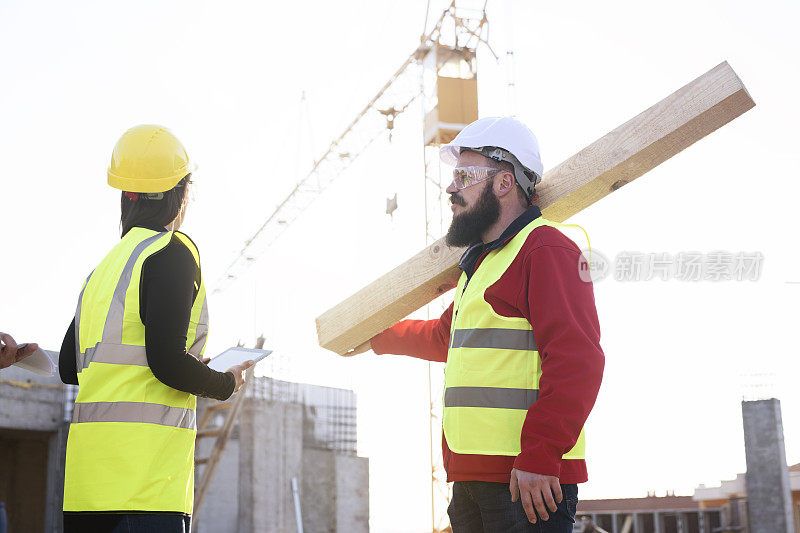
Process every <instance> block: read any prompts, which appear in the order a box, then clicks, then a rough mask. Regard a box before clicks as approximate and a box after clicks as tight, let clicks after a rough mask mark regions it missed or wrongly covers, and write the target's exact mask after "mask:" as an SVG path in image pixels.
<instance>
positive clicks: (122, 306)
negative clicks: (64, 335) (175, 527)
mask: <svg viewBox="0 0 800 533" xmlns="http://www.w3.org/2000/svg"><path fill="white" fill-rule="evenodd" d="M173 238H176V239H178V240H180V241H181V242H183V243H184V244H185V245H186V246H187V247H188V248H189V250H190V251H191V252H192V254H193V255H194V257H195V260H196V261H197V269H196V276H195V288H196V289H197V290H198V292H197V297H196V298H195V301H194V304H193V306H192V311H191V318H190V321H189V329H188V331H187V340H186V347H187V350H188V351H189V353H191V354H192V355H193V356H195V357H197V358H201V356H202V354H203V351H204V350H205V344H206V336H207V334H208V308H207V306H206V291H205V286H204V284H203V281H202V277H201V275H200V258H199V254H198V252H197V248H196V247H195V245H194V243H192V241H191V240H190V239H189V238H188V237H187V236H186V235H184V234H182V233H178V232H171V231H166V232H156V231H152V230H148V229H145V228H137V227H135V228H133V229H131V230H130V231H129V232H128V233H127V234H125V236H124V237H123V238H122V239H121V240H120V242H119V244H117V245H116V246H115V247H114V248H113V249H112V250H111V252H110V253H109V254H108V255H107V256H106V257H105V259H103V261H102V262H101V263H100V265H99V266H98V267H97V268H96V269H95V270H94V272H92V274H90V276H89V278H88V279H87V280H86V283H85V284H84V286H83V290H82V291H81V295H80V297H79V298H78V309H77V311H76V313H75V330H76V331H75V339H76V357H77V369H78V383H79V389H78V396H77V398H76V400H75V410H74V411H73V414H72V424H71V425H70V429H69V436H68V439H67V459H66V473H65V479H64V511H173V512H181V513H187V514H190V513H191V512H192V503H193V498H194V442H195V434H196V428H197V426H196V424H195V407H196V404H197V397H196V396H194V395H193V394H189V393H186V392H182V391H179V390H176V389H173V388H172V387H168V386H167V385H164V384H163V383H161V382H160V381H159V380H157V379H156V378H155V376H153V373H152V372H151V371H150V368H149V367H148V365H147V356H146V353H145V341H144V339H145V327H144V324H142V321H141V318H140V317H139V288H140V281H141V274H142V265H143V264H144V261H145V259H147V258H148V257H150V256H151V255H153V254H154V253H156V252H158V251H160V250H162V249H163V248H164V247H165V246H167V245H168V244H169V243H170V241H172V239H173Z"/></svg>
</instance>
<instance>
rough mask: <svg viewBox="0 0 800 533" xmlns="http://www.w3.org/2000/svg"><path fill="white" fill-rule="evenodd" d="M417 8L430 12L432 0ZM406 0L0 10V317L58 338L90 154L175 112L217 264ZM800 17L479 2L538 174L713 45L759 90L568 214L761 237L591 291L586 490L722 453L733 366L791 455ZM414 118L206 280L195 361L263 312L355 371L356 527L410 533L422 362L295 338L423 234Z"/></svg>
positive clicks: (485, 71) (309, 336) (386, 55)
mask: <svg viewBox="0 0 800 533" xmlns="http://www.w3.org/2000/svg"><path fill="white" fill-rule="evenodd" d="M431 4H432V5H433V7H432V15H431V18H434V16H435V14H436V13H438V11H439V9H440V8H443V7H444V4H443V2H442V1H441V0H436V1H432V2H431ZM425 6H426V1H423V0H414V1H413V2H410V1H406V2H391V1H388V0H372V1H369V2H366V1H361V2H358V1H355V0H341V1H339V2H282V3H280V4H279V5H278V4H276V3H255V2H254V3H247V2H238V1H230V2H224V3H218V2H188V1H184V2H169V3H164V2H155V1H142V2H139V3H137V5H136V8H135V9H131V8H129V7H126V6H124V5H123V4H116V3H109V2H88V1H76V2H70V3H64V2H20V1H11V2H8V1H7V2H3V3H2V4H0V50H3V53H2V56H0V57H2V67H3V69H2V71H3V80H2V83H1V84H0V124H2V128H1V129H0V172H2V175H3V180H2V189H1V190H0V203H2V209H3V216H2V225H1V226H0V242H2V248H3V259H2V260H0V280H2V297H0V328H2V330H3V331H8V332H11V333H12V334H14V335H15V336H16V338H17V339H18V340H19V341H37V342H39V343H41V344H43V345H44V346H45V347H48V348H52V349H58V347H59V346H60V343H61V339H62V337H63V334H64V331H65V329H66V327H67V325H68V324H69V322H70V320H71V317H72V315H73V313H74V307H75V301H76V298H77V295H78V291H79V288H80V284H81V282H82V280H83V279H84V278H85V276H86V275H87V273H88V272H90V271H91V270H92V268H93V267H94V266H95V265H96V264H97V263H98V262H99V261H100V259H101V258H102V257H103V256H104V255H105V253H106V252H107V251H108V249H110V248H111V246H113V244H114V243H115V242H116V240H117V238H118V210H119V207H118V205H119V200H118V198H119V193H118V191H116V190H114V189H111V188H110V187H108V186H107V185H106V184H105V179H106V177H105V169H106V165H107V164H108V159H109V157H110V153H111V149H112V148H113V145H114V143H115V141H116V139H117V138H118V137H119V135H120V134H121V133H122V132H123V131H124V130H125V129H127V128H128V127H130V126H132V125H135V124H139V123H151V122H155V123H160V124H164V125H166V126H168V127H170V128H171V129H172V130H173V131H174V132H175V133H176V134H177V135H178V136H179V137H180V138H181V139H182V140H183V142H184V143H185V144H186V146H187V148H188V150H189V152H190V155H191V156H192V158H193V159H194V161H195V162H196V163H197V165H198V171H197V172H196V174H195V181H196V182H198V188H197V192H196V195H195V196H196V199H195V202H194V203H193V204H192V205H191V207H190V211H189V216H188V220H187V222H186V224H185V226H184V229H185V231H186V232H187V233H188V234H189V235H191V236H192V238H193V239H194V240H195V241H196V242H197V243H198V245H199V247H200V251H201V256H202V262H203V268H204V274H205V277H206V280H207V283H209V284H211V283H213V282H214V280H216V279H217V278H218V277H219V276H220V275H221V274H222V272H223V271H224V269H225V267H226V266H227V265H228V264H229V263H230V261H231V260H232V259H233V257H234V254H235V253H236V251H237V250H238V249H239V248H240V247H241V245H242V243H243V242H244V240H245V239H247V238H248V237H250V235H251V234H252V233H253V231H254V230H255V229H256V228H257V227H258V226H259V225H260V223H261V222H262V221H263V220H264V219H265V218H266V216H267V215H268V214H269V213H270V212H271V211H272V209H273V208H274V207H275V206H276V205H277V203H278V202H279V201H281V200H282V199H283V198H284V196H285V195H286V193H287V192H288V191H289V190H290V189H291V188H292V186H293V184H294V183H295V182H296V181H297V180H298V179H299V178H300V177H301V176H302V173H303V170H304V169H306V168H308V165H309V163H310V161H311V160H312V159H313V158H314V157H319V155H320V154H321V153H322V152H323V151H324V149H325V148H326V147H327V145H328V144H329V142H330V140H332V139H333V138H334V137H335V136H336V135H337V134H338V132H339V131H340V130H341V129H342V128H343V127H344V126H345V125H346V124H347V123H349V121H350V120H352V118H353V117H354V116H355V114H356V113H357V112H358V111H359V110H360V108H361V107H363V106H364V105H365V104H366V102H367V101H368V100H369V98H370V97H371V96H372V95H373V94H374V93H375V92H376V91H377V90H378V88H380V87H381V86H382V85H383V83H384V82H385V81H386V80H387V79H388V77H389V76H390V75H391V74H392V73H393V72H394V71H395V70H396V69H397V67H399V65H400V64H401V63H402V62H403V60H404V59H405V58H406V57H407V56H408V55H409V54H410V53H411V51H412V50H413V49H414V48H415V46H416V45H417V43H418V38H419V35H420V32H421V31H422V24H423V21H424V16H425ZM511 13H513V16H511ZM798 15H800V13H799V12H798V7H797V4H796V3H790V2H778V1H766V2H761V3H759V4H758V5H754V4H753V3H752V2H744V1H725V2H723V1H721V0H717V1H713V2H696V1H691V0H679V1H677V2H672V3H670V4H669V5H666V6H665V5H661V4H658V5H656V4H653V3H648V2H638V1H633V0H630V1H618V2H613V3H611V4H609V3H608V2H604V3H603V2H581V3H580V4H579V5H576V4H575V3H553V2H550V3H543V2H524V1H508V0H506V1H502V0H490V2H489V18H490V24H491V34H490V37H491V42H492V45H493V46H494V47H495V49H496V50H497V51H498V52H500V55H501V56H502V55H504V53H503V52H505V50H506V49H507V47H508V46H509V43H512V42H513V46H514V51H515V57H516V64H515V67H516V87H517V93H516V94H517V96H516V102H517V105H516V109H515V111H516V113H517V114H518V116H519V117H520V118H521V119H522V120H523V121H525V122H526V123H527V124H528V125H529V126H530V127H531V128H532V129H533V131H534V132H535V133H536V134H537V136H538V137H539V140H540V143H541V147H542V154H543V158H544V161H545V168H549V167H552V166H554V165H555V164H557V163H558V162H559V161H562V160H564V159H565V158H567V157H569V156H570V155H572V154H573V153H575V152H576V151H577V150H579V149H580V148H582V147H584V146H585V145H586V144H588V143H589V142H591V141H593V140H595V139H596V138H598V137H600V136H602V135H603V134H605V133H606V132H607V131H609V130H611V129H613V128H614V127H616V126H617V125H619V124H621V123H622V122H624V121H625V120H627V119H629V118H630V117H632V116H634V115H635V114H637V113H639V112H640V111H642V110H644V109H645V108H647V107H649V106H650V105H652V104H653V103H655V102H657V101H658V100H660V99H661V98H663V97H664V96H666V95H668V94H669V93H671V92H672V91H674V90H675V89H677V88H679V87H681V86H682V85H684V84H686V83H687V82H689V81H690V80H692V79H694V78H695V77H697V76H699V75H700V74H702V73H703V72H705V71H707V70H708V69H710V68H712V67H713V66H715V65H717V64H718V63H719V62H721V61H723V60H728V61H729V62H730V64H731V66H732V67H733V68H734V69H735V70H736V72H737V73H738V74H739V76H740V77H741V78H742V80H743V81H744V83H745V85H746V86H747V88H748V89H749V91H750V93H751V95H752V96H753V98H754V99H755V101H756V103H757V106H756V108H755V109H753V110H751V111H750V112H748V113H746V114H745V115H744V116H742V117H740V118H738V119H737V120H735V121H734V122H733V123H732V124H729V125H727V126H725V127H723V128H722V129H721V130H719V131H718V132H716V133H714V134H712V135H711V136H710V137H708V138H707V139H704V140H702V141H700V142H699V143H697V144H696V145H694V146H692V147H690V148H689V149H688V150H686V151H685V152H684V153H681V154H679V155H678V156H676V157H675V158H673V159H672V160H670V161H667V162H666V163H664V164H662V165H661V166H660V167H658V168H657V169H655V170H654V171H652V172H651V173H649V174H647V175H645V176H644V177H642V178H641V179H640V180H638V181H636V182H634V183H632V184H630V185H628V186H626V187H624V188H623V189H621V190H620V191H618V192H616V193H614V194H612V195H611V196H609V197H607V198H605V199H604V200H603V201H601V202H599V203H598V204H596V205H594V206H592V207H590V208H588V209H586V210H585V211H583V212H582V213H580V214H578V215H577V216H576V217H574V219H573V220H572V221H573V222H577V223H580V224H581V225H583V226H584V227H585V228H586V229H587V230H588V232H589V235H590V237H591V239H592V244H593V247H594V249H595V250H597V251H599V252H601V253H603V254H604V255H605V256H606V257H608V258H611V259H613V258H614V257H615V256H616V255H617V254H620V253H624V252H642V253H670V254H677V253H679V252H691V251H697V252H702V253H708V252H712V251H718V250H722V251H728V252H732V253H738V252H748V253H749V252H760V253H761V254H763V257H764V259H763V263H762V272H761V276H760V279H759V280H758V281H726V282H710V281H698V282H685V281H678V280H669V281H661V280H651V281H638V282H622V281H616V280H615V279H613V276H612V277H610V278H608V279H605V280H603V281H600V282H598V283H597V284H596V285H595V295H596V300H597V307H598V313H599V316H600V322H601V326H602V332H603V339H602V346H603V348H604V350H605V353H606V357H607V364H606V374H605V379H604V384H603V388H602V391H601V393H600V397H599V398H598V401H597V405H596V407H595V410H594V412H593V413H592V415H591V417H590V419H589V423H588V426H587V434H588V446H589V451H588V454H589V459H588V462H589V469H590V478H591V479H590V481H589V483H587V484H585V485H583V486H581V489H580V490H581V497H582V498H599V497H624V496H644V495H645V494H646V492H647V491H648V490H656V491H659V493H663V492H664V491H665V490H676V491H678V492H679V493H683V494H690V493H691V491H692V489H693V488H694V487H695V486H697V485H698V484H699V483H707V484H714V483H717V482H718V481H719V480H720V479H727V478H732V477H733V476H734V475H735V474H736V473H737V472H742V471H744V469H745V461H744V446H743V437H742V424H741V407H740V401H741V399H742V396H743V395H746V394H749V393H750V392H751V389H750V388H748V387H746V386H745V384H746V383H749V382H751V381H753V380H755V381H756V382H759V383H761V382H765V383H767V385H768V387H767V389H768V391H769V392H771V393H772V394H774V395H775V396H777V397H778V398H780V399H781V401H782V406H783V420H784V429H785V436H786V449H787V459H788V461H789V462H790V463H794V462H798V461H800V449H798V446H800V388H798V387H797V386H796V376H797V374H798V371H800V364H798V362H797V356H798V348H797V342H796V340H795V339H794V333H795V332H796V324H795V322H796V316H797V313H796V306H795V305H794V302H796V301H797V298H798V297H799V296H800V285H796V284H789V283H787V282H789V281H800V274H798V273H797V271H796V267H795V265H797V264H798V260H799V259H800V250H798V248H797V246H796V245H795V244H794V243H795V242H796V240H797V239H796V236H795V229H796V215H795V213H796V206H795V203H796V198H797V197H798V194H799V193H800V184H798V179H797V178H798V175H797V174H798V172H797V168H798V167H800V156H799V155H798V151H797V146H796V143H797V140H798V136H797V130H796V124H797V123H798V121H800V110H798V104H797V101H798V100H797V97H796V93H797V87H798V86H800V67H798V65H800V47H798V41H797V37H796V28H795V25H796V24H795V23H796V21H797V19H798ZM792 35H795V37H792ZM505 81H506V70H505V69H504V66H503V65H497V64H496V63H495V62H494V59H493V58H492V57H491V55H489V54H488V52H487V51H486V50H485V49H484V50H482V52H481V53H480V55H479V94H480V109H481V115H482V116H489V115H494V114H504V113H508V112H511V111H512V110H511V109H510V106H509V105H508V102H507V99H506V94H507V93H506V88H505ZM304 91H305V94H306V97H307V103H308V105H307V107H308V109H307V111H306V109H305V106H304V105H302V104H301V94H302V93H303V92H304ZM420 118H421V111H420V109H419V108H412V109H410V110H409V111H408V112H407V113H406V114H405V115H402V116H401V117H400V118H399V119H398V121H397V126H396V129H395V134H394V136H393V140H392V142H391V143H389V142H388V141H386V140H383V141H381V142H378V143H376V144H375V145H374V146H373V147H371V148H370V150H369V151H368V152H367V153H366V154H365V155H364V156H363V157H362V158H361V159H359V160H358V161H357V163H356V164H355V165H353V167H351V169H350V170H349V171H348V172H347V173H346V174H345V175H343V176H342V177H341V178H340V179H339V180H338V181H336V182H335V183H334V184H333V185H332V186H331V187H330V188H329V189H328V190H327V191H326V192H325V193H324V195H323V196H321V197H320V199H319V200H318V201H317V202H316V203H315V204H314V205H313V207H312V209H311V210H310V211H308V212H307V213H306V214H304V215H303V216H302V217H301V218H300V219H298V220H297V221H296V222H295V223H294V224H293V225H292V226H291V228H290V229H289V230H288V231H287V232H286V233H285V234H284V235H283V237H282V238H281V239H280V240H279V241H278V242H277V243H276V245H274V246H273V247H272V248H270V250H269V251H268V253H267V254H266V255H265V256H264V257H263V258H262V259H261V261H260V262H259V263H258V265H257V266H256V267H254V268H253V269H251V271H250V272H249V273H248V275H247V276H245V277H244V278H243V279H242V280H241V281H239V282H238V283H237V284H235V285H233V286H232V287H231V288H230V289H229V290H228V291H226V292H225V293H222V294H221V295H214V296H213V297H212V298H211V300H210V306H211V320H212V326H211V327H212V331H211V340H210V344H209V353H212V354H213V353H218V352H219V351H221V350H222V349H223V348H225V347H227V346H229V345H231V344H234V343H235V342H236V341H237V340H239V339H241V340H243V341H244V342H246V343H247V344H252V342H253V341H254V338H255V337H256V336H257V334H259V333H261V332H263V333H264V334H265V335H266V337H267V346H269V347H272V348H273V349H274V350H275V351H276V358H275V359H274V360H273V361H272V362H271V363H269V364H265V365H264V366H263V367H262V368H261V369H260V372H262V373H268V374H271V375H276V376H277V377H282V378H288V379H293V380H297V381H306V382H311V383H318V384H323V385H330V386H339V387H351V388H354V389H355V390H356V392H357V393H358V395H359V410H360V412H359V426H360V427H359V451H360V453H362V454H363V455H366V456H369V457H370V468H371V473H370V494H371V500H370V504H371V524H372V528H373V531H379V532H408V531H425V530H426V529H427V530H430V529H429V528H430V492H429V491H430V488H429V487H430V485H429V464H428V463H429V453H430V452H429V446H428V441H429V436H428V430H427V427H428V426H427V424H428V415H427V409H428V408H427V402H428V399H427V365H426V364H425V363H423V362H420V361H417V360H413V359H408V358H403V357H394V356H375V355H373V354H366V355H363V356H360V357H358V358H355V359H348V360H343V359H341V358H339V357H338V356H336V355H334V354H332V353H330V352H326V351H325V350H323V349H321V348H319V347H318V346H317V343H316V331H315V325H314V318H315V317H316V316H318V315H319V314H320V313H321V312H323V311H324V310H326V309H328V308H329V307H330V306H332V305H333V304H335V303H337V302H338V301H340V300H342V299H343V298H345V297H346V296H348V295H350V294H351V293H352V292H353V291H355V290H357V289H359V288H360V287H362V286H363V285H365V284H367V283H368V282H370V281H372V280H373V279H374V278H375V277H376V276H378V275H380V274H382V273H384V272H386V271H388V270H389V269H391V268H392V267H394V266H396V265H397V264H399V263H400V262H402V261H403V260H404V259H406V258H407V257H408V256H410V255H411V254H413V253H414V252H416V251H418V250H419V249H420V248H421V247H422V246H423V245H424V210H423V207H424V203H423V177H422V160H421V159H422V157H421V156H422V148H421V120H420ZM758 187H761V188H760V189H759V188H758ZM395 193H397V194H398V201H399V209H398V210H397V211H396V212H395V214H394V218H393V219H390V218H389V217H388V216H386V215H385V214H384V209H385V199H386V198H387V197H390V196H392V195H393V194H395ZM574 238H575V240H576V242H579V244H580V243H581V241H580V240H579V239H578V238H577V236H576V237H574ZM420 316H422V315H420ZM754 374H759V375H766V377H757V378H752V377H751V376H752V375H754ZM438 453H439V451H438V449H437V450H436V454H437V455H438Z"/></svg>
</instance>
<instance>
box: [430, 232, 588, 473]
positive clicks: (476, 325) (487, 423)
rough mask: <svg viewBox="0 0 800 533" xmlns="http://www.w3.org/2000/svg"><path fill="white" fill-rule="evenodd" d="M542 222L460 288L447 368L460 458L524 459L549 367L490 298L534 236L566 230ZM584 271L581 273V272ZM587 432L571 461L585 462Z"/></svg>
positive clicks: (446, 423)
mask: <svg viewBox="0 0 800 533" xmlns="http://www.w3.org/2000/svg"><path fill="white" fill-rule="evenodd" d="M564 225H565V224H558V223H556V222H551V221H549V220H547V219H544V218H542V217H538V218H537V219H535V220H534V221H532V222H531V223H530V224H528V225H527V226H526V227H525V228H523V229H522V230H521V231H520V232H519V233H517V235H516V236H514V237H513V238H512V239H511V240H510V241H509V242H508V243H506V244H505V246H503V247H501V248H497V249H495V250H492V251H491V252H489V253H488V254H487V255H486V257H485V258H484V259H483V261H482V262H481V264H480V266H479V267H478V268H477V269H476V271H475V273H474V274H473V275H472V278H471V279H470V280H469V283H467V276H466V274H465V273H463V272H462V274H461V279H460V280H459V282H458V286H457V288H456V295H455V302H454V307H453V309H454V310H453V322H452V325H451V329H450V346H449V349H448V352H447V365H446V367H445V391H444V415H443V417H442V426H443V430H444V434H445V438H446V439H447V445H448V446H449V447H450V449H451V450H453V451H454V452H456V453H464V454H478V455H512V456H515V455H519V453H520V452H521V442H520V439H521V433H522V424H523V422H525V415H526V414H527V413H528V408H529V407H530V406H531V405H533V403H534V402H536V400H537V399H538V398H539V378H540V377H541V375H542V364H541V359H540V358H539V352H538V350H537V348H536V341H535V339H534V337H533V326H532V325H531V324H530V322H528V321H527V320H526V319H525V318H520V317H515V318H510V317H504V316H500V315H499V314H497V313H495V311H494V309H492V306H491V305H490V304H489V303H487V302H486V299H485V297H484V293H485V292H486V289H488V288H489V287H491V286H492V285H493V284H494V283H495V282H497V280H499V279H500V277H501V276H502V275H503V273H505V271H506V270H507V269H508V267H509V266H510V265H511V263H512V262H513V261H514V258H515V257H516V256H517V254H518V253H519V251H520V249H521V248H522V245H523V244H524V243H525V240H526V239H527V238H528V235H530V233H531V232H532V231H533V230H534V229H536V228H538V227H539V226H552V227H558V226H564ZM575 268H578V265H577V264H576V265H575ZM585 448H586V444H585V438H584V433H583V429H581V432H580V435H579V437H578V439H577V442H576V444H575V446H574V447H573V448H572V449H571V450H569V451H567V452H566V453H565V454H564V455H563V458H564V459H583V458H585V454H586V452H585Z"/></svg>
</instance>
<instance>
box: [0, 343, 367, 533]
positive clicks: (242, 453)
mask: <svg viewBox="0 0 800 533" xmlns="http://www.w3.org/2000/svg"><path fill="white" fill-rule="evenodd" d="M53 355H54V356H56V357H57V354H53ZM76 394H77V386H73V385H64V384H62V383H61V382H60V380H59V378H58V377H57V376H54V377H41V376H38V375H36V374H33V373H31V372H27V371H25V370H21V369H17V368H14V367H11V368H6V369H4V370H3V371H2V373H0V501H3V502H5V509H6V513H7V517H8V529H9V531H12V532H14V531H26V532H27V531H31V532H36V531H46V532H48V533H50V532H56V533H58V532H60V531H63V527H62V502H63V494H64V461H65V457H66V444H67V434H68V429H69V420H70V419H71V418H72V410H73V406H74V400H75V396H76ZM236 402H239V405H240V411H239V414H238V416H237V417H235V418H231V417H230V415H227V416H226V414H225V413H227V412H230V409H227V410H226V409H222V410H220V409H217V408H212V407H213V406H219V405H231V404H233V403H236ZM204 418H205V419H207V420H209V424H211V425H212V426H217V427H223V428H224V427H225V423H224V422H225V421H226V419H227V420H235V422H236V423H235V424H233V425H232V427H231V430H230V434H229V438H228V439H227V442H226V445H225V446H224V447H223V448H222V450H221V453H220V454H219V456H218V458H217V463H218V468H217V469H216V473H215V474H214V476H213V482H212V483H209V484H208V485H207V486H206V489H205V490H206V493H205V498H204V499H203V502H202V505H201V506H200V507H199V508H198V510H197V511H196V512H195V514H194V516H193V526H194V530H195V531H199V532H206V533H210V532H214V533H225V532H239V531H248V532H250V531H252V532H259V533H265V532H270V533H272V532H278V533H297V532H298V531H304V532H305V533H317V532H319V533H328V532H348V533H350V532H353V533H366V532H367V531H369V460H368V459H367V458H364V457H359V456H358V455H357V451H356V430H357V427H356V420H357V412H356V395H355V393H354V392H352V391H349V390H344V389H334V388H330V387H319V386H315V385H308V384H302V383H290V382H285V381H278V380H274V379H270V378H264V377H256V378H253V379H252V381H250V383H249V384H248V386H247V388H246V389H244V390H241V389H240V392H239V393H237V395H234V396H233V397H232V398H231V399H229V400H228V401H227V402H224V403H223V404H220V403H219V402H217V401H216V400H207V399H200V401H199V402H198V419H200V420H202V419H204ZM218 442H219V441H218V439H211V438H201V439H200V440H199V442H198V444H197V448H196V450H195V456H196V458H197V459H200V461H198V463H199V464H198V467H197V470H196V473H195V474H196V475H195V481H196V483H197V484H198V485H197V487H198V488H199V486H200V484H201V483H202V479H203V477H204V470H205V468H207V466H208V465H207V463H204V462H203V461H202V459H203V458H207V457H210V456H211V455H212V449H213V448H214V447H215V445H216V444H218ZM298 517H299V519H298Z"/></svg>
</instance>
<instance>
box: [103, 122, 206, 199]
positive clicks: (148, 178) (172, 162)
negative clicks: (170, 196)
mask: <svg viewBox="0 0 800 533" xmlns="http://www.w3.org/2000/svg"><path fill="white" fill-rule="evenodd" d="M189 172H191V171H190V170H189V156H188V154H187V153H186V149H185V148H184V147H183V145H182V144H181V142H180V141H179V140H178V138H177V137H175V135H173V134H172V132H171V131H169V130H168V129H167V128H165V127H163V126H156V125H153V124H143V125H141V126H134V127H133V128H131V129H129V130H128V131H126V132H125V133H123V134H122V137H120V138H119V140H118V141H117V145H116V146H115V147H114V152H113V153H112V154H111V163H110V164H109V165H108V184H109V185H111V186H112V187H114V188H116V189H121V190H123V191H129V192H141V193H157V192H166V191H168V190H170V189H172V188H173V187H175V185H177V184H178V182H179V181H181V180H182V179H183V178H184V176H186V175H187V174H189Z"/></svg>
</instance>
